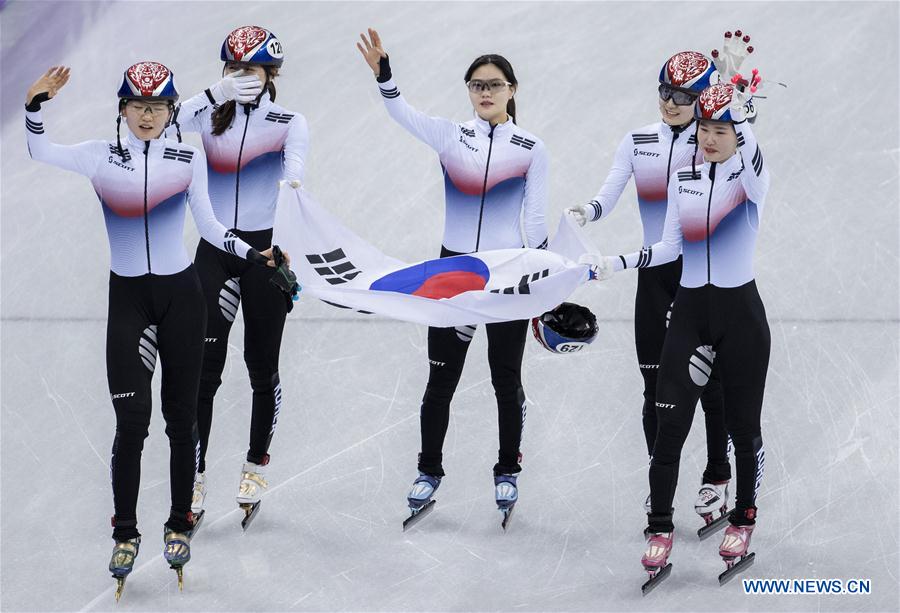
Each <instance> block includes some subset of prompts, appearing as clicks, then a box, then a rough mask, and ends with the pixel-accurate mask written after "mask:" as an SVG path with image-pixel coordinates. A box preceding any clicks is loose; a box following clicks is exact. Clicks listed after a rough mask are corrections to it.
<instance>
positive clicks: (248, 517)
mask: <svg viewBox="0 0 900 613" xmlns="http://www.w3.org/2000/svg"><path fill="white" fill-rule="evenodd" d="M264 475H265V465H261V464H254V463H253V462H245V463H244V467H243V468H242V469H241V485H240V490H239V491H238V495H237V503H238V504H239V505H240V507H241V509H243V511H244V519H243V520H241V527H242V528H243V529H244V530H246V529H247V528H248V527H249V526H250V523H251V522H252V521H253V520H254V518H256V514H257V513H258V512H259V505H260V496H261V495H262V493H263V492H264V491H265V490H266V488H267V487H269V484H268V483H267V482H266V479H265V477H264Z"/></svg>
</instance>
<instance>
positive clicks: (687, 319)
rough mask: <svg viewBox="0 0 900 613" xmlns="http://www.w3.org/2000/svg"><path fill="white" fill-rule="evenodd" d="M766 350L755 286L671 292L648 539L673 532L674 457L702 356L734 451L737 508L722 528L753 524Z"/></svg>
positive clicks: (696, 391) (687, 422)
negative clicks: (711, 368) (716, 385)
mask: <svg viewBox="0 0 900 613" xmlns="http://www.w3.org/2000/svg"><path fill="white" fill-rule="evenodd" d="M770 347H771V337H770V334H769V324H768V322H767V321H766V310H765V307H764V306H763V303H762V300H761V299H760V297H759V293H758V292H757V289H756V282H755V281H750V282H749V283H746V284H744V285H741V286H740V287H729V288H722V287H716V286H713V285H705V286H703V287H698V288H685V287H681V288H679V290H678V295H677V297H676V299H675V305H674V307H673V308H672V320H671V323H670V324H669V331H668V333H667V334H666V341H665V345H664V346H663V351H662V358H661V360H660V368H659V382H658V385H657V391H656V402H657V408H658V413H659V431H658V433H657V437H656V444H655V446H654V450H653V457H652V459H651V461H650V496H651V505H652V512H651V513H650V516H649V522H648V523H649V527H650V529H651V530H652V531H654V532H670V531H672V530H673V528H674V525H673V523H672V501H673V499H674V496H675V487H676V485H677V483H678V465H679V460H680V457H681V449H682V447H683V446H684V441H685V439H686V438H687V435H688V432H689V431H690V427H691V421H692V420H693V416H694V407H695V405H696V404H697V398H698V397H699V396H700V392H701V391H702V389H703V388H702V386H701V385H700V384H701V383H703V382H704V377H703V373H704V372H706V371H707V368H706V366H707V365H706V364H705V362H704V361H703V360H702V359H701V358H703V357H704V356H708V355H710V351H711V352H712V356H713V361H714V364H715V370H716V372H718V374H719V377H720V378H721V381H722V392H723V395H724V399H725V424H726V427H727V429H728V434H729V435H730V436H731V440H732V443H733V444H734V450H735V463H736V468H737V471H736V472H737V503H736V505H735V508H734V510H733V511H732V512H731V516H730V521H731V522H732V523H733V524H735V525H750V524H753V523H755V518H756V493H757V489H758V487H759V482H760V480H761V478H762V472H763V466H764V463H765V456H764V453H763V446H762V435H761V433H760V413H761V411H762V401H763V392H764V390H765V386H766V372H767V370H768V367H769V351H770Z"/></svg>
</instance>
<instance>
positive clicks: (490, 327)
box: [419, 247, 528, 477]
mask: <svg viewBox="0 0 900 613" xmlns="http://www.w3.org/2000/svg"><path fill="white" fill-rule="evenodd" d="M455 255H462V254H460V253H456V252H453V251H450V250H448V249H446V248H443V247H442V248H441V257H442V258H444V257H451V256H455ZM485 328H486V330H487V337H488V363H489V364H490V369H491V383H492V384H493V386H494V393H495V395H496V397H497V418H498V424H499V442H500V448H499V450H498V458H497V464H495V465H494V474H495V475H500V474H515V473H518V472H520V471H521V470H522V467H521V466H520V465H519V461H520V455H519V447H520V444H521V441H522V428H523V425H524V423H525V392H524V391H523V389H522V356H523V354H524V352H525V339H526V338H527V333H528V321H527V320H519V321H507V322H503V323H496V324H487V325H486V326H485ZM474 334H475V326H459V327H456V328H434V327H429V328H428V362H429V365H430V366H429V368H430V372H429V375H428V384H427V386H426V387H425V396H424V397H423V398H422V408H421V413H420V418H421V432H422V451H421V453H420V454H419V471H421V472H423V473H426V474H429V475H434V476H438V477H442V476H444V467H443V465H442V460H443V454H442V449H443V446H444V438H445V436H446V434H447V426H448V424H449V422H450V401H451V400H452V399H453V393H454V392H455V391H456V386H457V384H458V383H459V378H460V376H461V375H462V370H463V366H464V365H465V361H466V353H467V352H468V350H469V344H470V343H471V340H472V336H473V335H474Z"/></svg>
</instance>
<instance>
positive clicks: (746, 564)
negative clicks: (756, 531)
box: [719, 553, 756, 585]
mask: <svg viewBox="0 0 900 613" xmlns="http://www.w3.org/2000/svg"><path fill="white" fill-rule="evenodd" d="M755 559H756V554H755V553H748V554H747V555H745V556H744V557H742V558H741V559H740V560H738V561H737V562H735V563H734V565H733V566H732V567H731V568H729V569H728V570H726V571H725V572H724V573H722V574H721V575H719V585H725V584H726V583H728V582H729V581H730V580H731V579H732V578H733V577H734V576H735V575H737V574H738V573H740V572H741V571H744V570H747V569H748V568H750V567H751V566H753V560H755Z"/></svg>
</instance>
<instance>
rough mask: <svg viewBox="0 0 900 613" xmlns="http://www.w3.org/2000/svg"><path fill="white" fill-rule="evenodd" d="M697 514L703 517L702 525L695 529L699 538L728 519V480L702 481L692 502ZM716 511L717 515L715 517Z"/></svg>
mask: <svg viewBox="0 0 900 613" xmlns="http://www.w3.org/2000/svg"><path fill="white" fill-rule="evenodd" d="M694 510H695V511H697V515H699V516H700V517H702V518H703V522H704V526H703V527H702V528H700V529H699V530H697V536H699V537H700V540H703V539H705V538H706V537H708V536H710V535H711V534H713V533H715V532H716V531H718V530H719V529H721V528H724V527H725V522H727V521H728V481H720V482H719V483H704V484H703V485H701V486H700V491H699V492H697V501H696V502H695V503H694ZM716 512H718V517H716Z"/></svg>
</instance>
